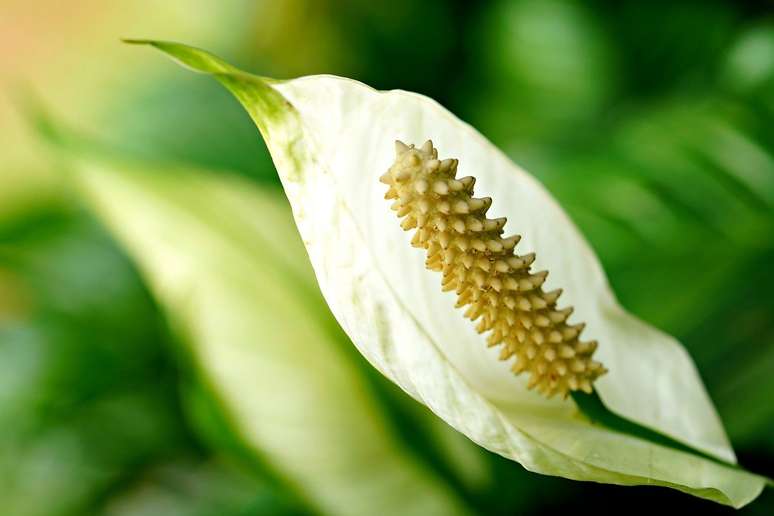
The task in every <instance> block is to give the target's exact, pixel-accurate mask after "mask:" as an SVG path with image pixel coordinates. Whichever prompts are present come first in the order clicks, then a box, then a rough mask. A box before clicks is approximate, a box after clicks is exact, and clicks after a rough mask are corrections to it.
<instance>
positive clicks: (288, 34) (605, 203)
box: [0, 0, 774, 516]
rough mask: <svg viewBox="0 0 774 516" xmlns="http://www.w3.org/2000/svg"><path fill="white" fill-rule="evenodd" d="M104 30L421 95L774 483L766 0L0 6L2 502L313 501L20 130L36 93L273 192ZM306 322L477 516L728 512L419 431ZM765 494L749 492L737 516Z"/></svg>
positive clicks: (224, 511) (129, 142) (161, 71)
mask: <svg viewBox="0 0 774 516" xmlns="http://www.w3.org/2000/svg"><path fill="white" fill-rule="evenodd" d="M122 36H127V37H153V38H157V39H170V40H178V41H183V42H187V43H191V44H195V45H197V46H201V47H204V48H207V49H210V50H213V51H215V52H216V53H219V54H221V55H223V56H224V57H227V58H228V59H229V60H230V61H232V62H234V63H235V64H237V65H239V66H241V67H243V68H246V69H250V70H254V71H256V72H257V73H260V74H262V75H267V76H273V77H278V78H283V77H294V76H298V75H304V74H312V73H334V74H339V75H345V76H349V77H353V78H356V79H359V80H362V81H364V82H366V83H368V84H370V85H372V86H374V87H377V88H380V89H389V88H401V89H407V90H414V91H418V92H420V93H424V94H427V95H429V96H432V97H433V98H435V99H436V100H438V101H439V102H441V103H442V104H444V105H445V106H446V107H448V108H449V109H451V110H452V111H454V112H455V113H456V114H458V115H459V116H460V117H462V118H463V119H465V120H467V121H468V122H470V123H472V124H473V125H474V126H475V127H476V128H478V129H479V130H480V131H481V132H483V133H484V134H485V135H486V136H487V137H488V138H490V139H491V140H492V141H493V142H494V143H495V144H497V145H498V146H499V147H500V148H502V149H504V150H505V151H506V152H507V153H508V154H509V155H510V156H511V157H512V158H513V159H514V161H516V162H517V163H519V164H520V165H522V166H523V167H525V168H526V169H527V170H529V171H530V172H531V173H533V174H535V175H536V176H538V177H539V178H540V180H541V181H543V182H544V184H545V185H546V186H547V187H548V188H549V190H551V192H552V193H553V194H554V195H555V196H556V197H557V198H558V199H559V200H560V202H561V203H562V205H563V206H564V207H565V208H566V209H567V210H568V211H569V212H570V214H571V215H572V217H573V219H574V220H575V221H576V223H577V224H578V225H579V226H580V228H581V230H582V231H583V233H584V234H585V235H586V236H587V237H588V238H589V240H590V241H591V243H592V245H593V247H594V248H595V249H596V250H597V252H598V254H599V256H600V258H601V259H602V261H603V264H604V266H605V269H606V271H607V273H608V275H609V277H610V280H611V282H612V284H613V287H614V289H615V291H616V292H617V294H618V296H619V297H620V299H621V301H622V302H623V304H624V306H626V307H627V308H629V309H630V310H631V311H633V312H634V313H635V314H637V315H638V316H640V317H642V318H643V319H645V320H647V321H649V322H651V323H653V324H655V325H656V326H658V327H660V328H662V329H664V330H666V331H668V332H670V333H672V334H674V335H676V336H677V337H678V338H679V339H680V340H681V341H682V342H683V343H684V344H685V345H686V346H687V348H688V349H689V350H690V352H691V354H692V356H693V357H694V359H695V360H696V362H697V364H698V367H699V370H700V371H701V374H702V377H703V378H704V380H705V383H706V385H707V387H708V389H709V391H710V394H711V396H712V398H713V399H714V400H715V402H716V404H717V407H718V410H719V411H720V413H721V416H722V418H723V421H724V422H725V424H726V427H727V429H728V432H729V434H730V437H731V440H732V442H733V443H734V446H735V448H736V449H737V451H738V453H739V457H740V461H741V463H742V464H743V465H745V466H746V467H748V468H750V469H752V470H754V471H758V472H761V473H764V474H768V475H769V476H773V475H774V274H772V267H774V214H773V212H774V9H772V4H771V3H770V2H766V1H760V2H755V1H752V0H744V1H741V0H735V1H732V0H726V1H719V0H716V1H699V0H695V1H693V0H681V1H673V2H636V1H607V0H589V1H585V2H582V1H580V0H577V1H573V0H523V1H505V0H501V1H494V2H463V1H451V2H446V1H440V0H429V1H426V2H422V3H416V2H410V1H408V0H393V1H391V2H387V3H380V2H364V1H362V2H361V1H356V0H322V1H320V0H316V1H312V0H285V1H282V2H271V1H264V2H248V1H246V0H244V1H240V0H231V1H225V2H205V1H203V0H202V1H194V2H190V1H186V2H183V1H182V0H181V1H177V0H174V1H168V2H161V3H159V2H151V1H150V0H139V1H128V0H119V1H115V2H99V1H97V0H77V1H72V2H67V3H64V2H55V1H45V0H41V1H38V2H29V1H20V0H1V1H0V78H1V79H2V83H1V84H0V88H2V89H0V141H1V142H2V145H1V146H0V506H2V508H3V513H4V514H9V515H13V516H17V515H19V516H38V515H41V516H43V515H45V516H48V515H52V516H53V515H77V514H104V515H121V516H136V515H145V514H148V515H150V514H154V515H155V514H170V515H197V516H198V515H216V514H217V515H248V514H250V515H252V514H277V515H280V514H282V515H284V514H307V513H310V512H311V513H314V512H316V511H317V510H319V507H316V506H315V504H314V503H313V502H312V503H310V502H309V500H307V499H305V498H304V497H303V496H300V495H299V494H298V493H299V488H300V491H303V490H304V489H303V487H304V486H292V485H290V483H289V482H288V481H287V479H286V478H284V477H283V475H282V474H281V471H282V470H283V465H282V464H279V465H278V464H274V465H272V464H267V461H265V460H262V458H261V453H260V451H261V450H260V449H257V448H256V447H255V446H252V447H251V446H248V445H246V444H245V443H244V442H243V440H242V439H241V438H240V436H239V432H238V429H236V428H235V425H234V423H233V421H231V420H230V419H229V417H228V410H226V408H224V404H223V403H222V400H220V396H218V393H217V392H215V393H213V392H212V391H213V388H214V389H215V390H216V391H217V385H216V386H214V387H213V385H212V384H210V383H208V382H206V381H204V379H203V377H202V374H201V372H200V371H198V370H197V368H196V367H194V366H193V365H192V363H191V357H190V356H189V354H190V349H191V348H190V344H191V343H190V342H188V341H186V338H185V336H184V335H182V336H181V334H180V333H179V332H177V331H175V330H176V329H175V328H172V327H171V325H170V317H172V316H173V315H174V310H172V311H170V310H171V309H174V308H175V307H174V306H173V307H171V308H170V307H169V306H166V305H165V301H164V300H163V299H161V298H160V297H159V296H158V293H157V291H155V290H154V289H153V286H152V285H150V284H149V283H148V276H147V275H146V274H143V273H142V272H141V271H140V269H139V268H138V264H137V263H136V261H135V260H134V259H132V258H130V257H129V255H127V253H126V251H125V250H124V249H125V248H124V247H123V246H122V245H121V244H119V243H118V242H117V241H116V240H115V239H113V238H112V237H111V234H110V233H109V232H108V230H107V229H106V228H105V227H104V226H103V225H102V224H101V223H100V222H99V221H98V220H97V219H96V218H95V217H94V216H93V215H91V214H90V212H89V211H88V210H86V209H85V208H84V207H83V206H81V205H80V204H79V203H78V202H77V201H76V200H75V196H74V195H72V193H71V187H72V185H71V184H69V180H68V177H69V176H68V175H67V174H66V173H64V172H63V171H62V170H61V169H60V167H59V166H58V165H57V163H56V161H54V160H52V159H51V158H50V157H49V154H48V153H47V152H46V150H45V147H44V146H43V145H42V144H41V143H40V142H39V141H38V138H37V137H36V136H35V134H34V132H33V131H32V130H31V129H30V128H29V126H28V125H27V124H26V123H25V122H24V120H23V115H22V114H21V110H20V109H19V105H20V104H23V93H22V92H25V91H29V90H32V91H34V94H35V95H36V96H38V97H40V99H42V101H43V103H44V104H45V105H47V106H48V107H50V108H51V110H52V111H53V112H54V113H55V115H56V116H57V117H58V118H61V119H62V120H64V121H65V122H66V123H67V124H68V125H70V126H72V127H75V128H77V129H78V130H80V131H82V132H84V133H86V134H91V135H94V136H97V137H98V138H99V139H101V140H103V141H105V142H107V144H109V145H111V146H112V147H114V148H118V149H122V151H123V152H124V153H126V154H127V155H129V154H130V155H131V156H133V159H135V160H137V161H138V162H147V163H153V164H154V165H153V167H151V168H152V169H153V170H163V169H164V167H159V165H158V164H159V163H168V164H175V166H189V167H195V168H199V169H208V170H210V171H212V173H217V174H224V175H226V176H228V177H231V176H234V175H238V176H241V177H242V180H245V181H247V182H248V183H252V184H253V185H256V187H259V188H260V189H261V190H262V191H263V192H268V193H267V195H270V196H275V197H276V198H277V199H281V196H282V193H281V190H280V189H279V187H278V181H277V178H276V174H275V172H274V169H273V167H272V164H271V161H270V159H269V157H268V155H267V152H266V150H265V147H264V146H263V144H262V142H261V141H260V138H259V137H258V134H257V132H256V131H255V129H254V128H253V126H252V124H251V122H250V121H249V120H248V118H247V116H246V115H245V114H244V113H243V112H242V110H241V108H240V107H238V106H237V104H236V102H235V101H233V100H232V99H231V97H230V96H229V95H228V94H227V93H226V92H225V91H222V90H221V89H220V87H219V86H218V85H216V84H215V83H214V81H209V80H206V79H204V78H201V77H197V76H194V75H191V74H188V73H185V72H182V71H180V70H178V69H177V68H176V67H174V66H170V65H169V64H168V63H167V62H165V61H164V60H163V59H161V58H159V57H158V56H156V55H153V54H151V53H149V52H145V51H142V50H141V49H137V48H129V47H127V46H125V45H121V44H120V43H119V41H118V38H120V37H122ZM318 298H319V295H318V294H316V293H315V300H314V303H317V304H318V306H319V307H320V312H321V313H324V312H325V309H324V307H322V305H320V304H319V303H320V302H319V299H318ZM162 305H164V306H162ZM321 317H322V316H321ZM325 317H329V316H328V315H325ZM326 338H329V339H334V340H336V339H338V340H337V342H339V343H340V344H341V346H340V348H339V349H341V350H342V351H341V354H340V355H341V358H340V360H342V361H346V363H347V364H349V365H348V366H346V367H354V368H355V369H356V370H357V371H359V372H358V375H360V376H362V377H363V378H365V380H363V381H364V382H366V384H367V385H369V386H370V387H368V391H367V394H368V396H372V397H373V399H374V400H375V403H376V404H377V405H378V406H379V407H380V408H379V413H380V414H381V415H380V416H379V417H382V418H385V420H386V421H387V420H388V421H389V423H385V425H386V427H387V430H386V431H388V432H389V433H390V434H391V435H394V439H395V441H396V442H398V443H400V444H399V445H400V446H401V447H403V448H405V449H406V450H407V452H406V453H407V454H409V455H410V457H411V460H412V461H414V462H416V463H419V464H423V466H422V467H423V468H425V470H426V471H428V472H429V473H427V474H428V475H430V476H432V478H434V479H436V480H435V481H437V482H442V483H444V484H445V485H447V486H448V488H449V489H450V490H451V491H453V492H455V493H456V495H458V496H459V498H460V499H462V500H464V504H466V505H467V506H468V507H469V508H470V509H471V510H472V511H474V512H480V513H483V514H549V513H552V512H556V511H558V510H561V509H569V508H571V507H577V506H579V505H583V506H589V504H592V503H596V502H593V500H600V499H602V497H604V500H605V504H606V506H607V507H609V508H610V509H611V510H622V511H623V510H628V508H631V507H632V506H633V505H634V504H636V505H637V506H638V507H639V508H645V507H653V508H657V507H664V506H665V504H669V506H670V507H671V508H672V509H673V510H680V509H683V510H689V511H696V512H700V513H702V514H714V513H717V514H722V513H725V512H726V510H725V509H724V508H722V507H718V506H715V505H711V504H709V503H708V502H702V501H699V500H694V499H691V498H689V497H687V496H685V495H681V494H679V493H677V492H671V491H668V490H666V489H655V488H644V487H643V488H619V487H615V486H598V485H594V484H584V483H576V482H571V481H565V480H562V479H555V478H547V477H539V476H537V475H532V474H529V473H527V472H525V471H523V470H522V469H521V467H520V466H518V465H517V464H514V463H509V462H507V461H504V460H501V459H499V458H497V457H494V456H492V455H490V454H488V453H486V452H484V451H482V450H479V449H477V448H475V447H473V446H470V445H468V443H466V442H464V441H461V440H459V439H458V436H456V435H452V433H450V432H448V431H446V430H445V429H444V428H442V427H440V426H438V425H437V424H436V422H435V421H434V420H433V419H432V418H429V417H428V415H427V414H426V413H425V411H424V409H420V408H419V407H416V406H414V405H413V404H412V403H410V401H409V400H406V398H405V396H404V395H403V394H402V393H400V392H397V390H396V389H395V388H393V387H392V386H391V385H389V384H388V383H387V382H385V381H383V380H381V379H380V378H379V377H378V375H376V374H375V373H374V372H373V371H372V370H371V368H370V367H369V366H368V365H367V364H365V363H364V361H363V360H362V359H361V358H360V357H359V355H358V354H357V353H354V352H347V351H345V350H347V349H351V348H350V345H349V343H348V342H346V339H345V337H343V335H342V334H341V333H340V332H339V333H335V332H334V333H332V334H329V335H328V336H327V337H326ZM255 352H256V353H258V354H260V353H261V348H260V345H258V346H257V347H256V349H255ZM300 360H301V359H300ZM260 395H262V393H252V392H251V393H245V396H260ZM264 395H265V394H264ZM273 395H275V396H281V393H274V394H273ZM336 409H337V405H336V403H335V402H331V406H330V408H329V410H330V411H332V413H334V414H335V410H336ZM256 424H260V422H257V423H256ZM340 453H346V450H345V449H343V450H342V451H341V452H340ZM374 467H376V468H378V465H374ZM278 470H279V472H280V473H279V474H278ZM364 474H366V473H364ZM403 495H404V493H397V494H396V496H403ZM378 509H379V508H378V507H376V508H374V510H375V513H378ZM772 512H774V496H773V495H772V493H771V490H767V491H766V492H765V493H764V495H763V496H762V497H761V498H760V499H759V500H758V501H756V502H755V503H753V504H752V505H750V506H749V507H748V508H746V509H744V510H743V513H745V514H771V513H772Z"/></svg>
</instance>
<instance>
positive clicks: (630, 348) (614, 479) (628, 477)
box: [149, 42, 766, 507]
mask: <svg viewBox="0 0 774 516" xmlns="http://www.w3.org/2000/svg"><path fill="white" fill-rule="evenodd" d="M149 43H150V44H152V45H154V46H156V47H157V48H159V49H161V50H162V51H164V52H166V53H167V54H169V55H170V56H172V57H174V58H175V59H177V60H179V61H181V62H182V63H184V64H185V65H187V66H189V67H191V68H193V69H195V70H197V71H200V72H205V73H210V74H213V75H214V76H215V77H216V78H217V79H218V80H219V81H220V82H221V83H222V84H224V85H225V86H226V87H227V88H228V89H229V90H230V91H231V92H232V93H233V94H234V95H235V96H236V97H237V98H238V99H239V101H240V102H241V103H242V104H243V106H244V107H245V109H246V110H247V111H248V112H249V113H250V115H251V117H252V118H253V119H254V121H255V122H256V124H257V125H258V127H259V129H260V130H261V133H262V135H263V137H264V139H265V140H266V143H267V145H268V147H269V150H270V152H271V154H272V158H273V159H274V163H275V165H276V167H277V171H278V172H279V175H280V178H281V180H282V183H283V186H284V188H285V192H286V194H287V197H288V199H289V200H290V203H291V206H292V208H293V213H294V216H295V220H296V224H297V227H298V230H299V232H300V233H301V236H302V239H303V241H304V244H305V245H306V248H307V251H308V253H309V257H310V259H311V262H312V265H313V267H314V270H315V273H316V276H317V280H318V282H319V284H320V287H321V289H322V292H323V295H324V297H325V299H326V301H327V302H328V305H329V306H330V308H331V310H332V311H333V313H334V315H335V316H336V318H337V320H338V321H339V323H340V324H341V326H342V328H343V329H344V330H345V331H346V333H347V334H348V335H349V337H350V338H351V339H352V341H353V343H354V344H355V346H357V348H358V349H359V350H360V352H361V353H362V354H363V355H364V356H365V357H366V358H367V359H368V360H369V361H370V362H371V364H373V366H374V367H376V368H377V369H378V370H379V371H381V372H382V373H383V374H384V375H385V376H387V377H388V378H390V379H391V380H392V381H394V382H395V383H397V384H398V385H399V386H400V387H402V388H403V389H404V390H405V391H406V392H407V393H409V394H410V395H411V396H412V397H414V398H415V399H416V400H417V401H419V402H421V403H423V404H425V405H427V406H428V407H429V408H430V409H431V410H432V411H433V412H435V413H436V414H437V415H438V416H439V417H441V418H443V419H444V420H445V421H446V422H447V423H449V424H450V425H452V426H453V427H454V428H456V429H457V430H459V431H460V432H462V433H464V434H465V435H467V436H468V437H469V438H470V439H472V440H473V441H475V442H476V443H478V444H479V445H481V446H483V447H485V448H487V449H489V450H491V451H494V452H496V453H499V454H501V455H503V456H505V457H508V458H510V459H513V460H515V461H518V462H519V463H521V464H522V465H523V466H524V467H525V468H527V469H529V470H531V471H535V472H539V473H544V474H550V475H560V476H563V477H567V478H572V479H579V480H593V481H598V482H608V483H615V484H627V485H634V484H656V485H663V486H669V487H673V488H676V489H679V490H682V491H685V492H688V493H691V494H694V495H696V496H700V497H703V498H708V499H711V500H715V501H717V502H720V503H724V504H728V505H732V506H735V507H740V506H742V505H745V504H746V503H748V502H750V501H751V500H752V499H754V498H755V497H756V496H757V495H758V494H759V493H760V491H761V490H762V489H763V486H764V485H765V482H766V481H765V479H763V478H761V477H758V476H756V475H753V474H750V473H747V472H745V471H743V470H741V469H738V468H736V467H735V466H733V463H734V462H735V457H734V453H733V450H732V449H731V447H730V445H729V443H728V439H727V437H726V435H725V432H724V430H723V427H722V424H721V422H720V420H719V418H718V416H717V414H716V412H715V410H714V408H713V406H712V403H711V401H710V399H709V397H708V396H707V393H706V391H705V389H704V387H703V385H702V383H701V380H700V379H699V376H698V374H697V371H696V368H695V366H694V364H693V362H692V361H691V359H690V357H689V356H688V354H687V353H686V352H685V350H684V349H683V348H682V346H681V345H680V344H679V343H678V342H677V341H676V340H675V339H674V338H672V337H670V336H668V335H665V334H664V333H662V332H660V331H658V330H656V329H654V328H652V327H650V326H648V325H646V324H644V323H643V322H641V321H639V320H637V319H636V318H634V317H633V316H631V315H630V314H628V313H627V312H625V311H624V310H623V309H622V308H621V307H620V306H619V305H618V303H617V301H616V300H615V298H614V296H613V294H612V292H611V290H610V288H609V285H608V282H607V279H606V278H605V275H604V273H603V271H602V269H601V267H600V264H599V261H598V260H597V258H596V256H595V255H594V253H593V251H592V250H591V249H590V248H589V246H588V244H587V243H586V241H585V240H584V239H583V237H582V236H581V235H580V233H579V232H578V230H577V229H576V228H575V226H574V225H573V223H572V222H571V221H570V219H569V218H568V217H567V215H566V214H565V213H564V211H563V210H562V209H561V207H560V206H559V205H558V204H557V203H556V201H555V200H554V199H552V198H551V196H550V195H549V194H548V193H547V192H546V190H545V189H544V188H543V187H542V186H541V185H540V184H539V183H538V182H537V181H536V180H535V179H534V178H533V177H532V176H531V175H529V174H528V173H527V172H525V171H523V170H521V169H520V168H518V167H517V166H516V165H514V164H513V163H512V162H511V161H510V160H509V159H508V158H507V157H506V156H505V155H504V154H503V153H502V152H500V151H499V150H498V149H496V148H495V147H494V146H492V144H490V143H489V142H488V141H486V140H485V139H484V138H483V137H482V136H481V135H480V134H478V133H477V132H476V131H475V130H474V129H473V128H471V127H470V126H468V125H467V124H465V123H463V122H461V121H460V120H458V119H457V118H456V117H454V115H452V114H451V113H449V112H448V111H447V110H445V109H444V108H443V107H441V106H440V105H438V104H437V103H436V102H434V101H433V100H431V99H428V98H426V97H423V96H421V95H417V94H413V93H408V92H404V91H388V92H379V91H375V90H373V89H371V88H369V87H367V86H365V85H363V84H361V83H358V82H355V81H352V80H348V79H343V78H339V77H333V76H313V77H303V78H299V79H295V80H290V81H275V80H270V79H263V78H259V77H256V76H252V75H249V74H246V73H244V72H241V71H239V70H237V69H235V68H233V67H231V66H230V65H228V64H226V63H224V62H222V61H220V60H219V59H217V58H215V57H213V56H211V55H210V54H207V53H206V52H203V51H201V50H197V49H193V48H190V47H186V46H183V45H178V44H173V43H163V42H149ZM396 139H399V140H402V141H406V142H414V143H421V142H424V141H425V140H428V139H432V141H433V142H434V144H435V145H436V146H437V147H438V148H439V149H441V150H442V152H443V154H444V155H446V156H448V157H453V158H456V159H458V160H459V167H460V172H461V175H472V176H475V177H476V179H477V182H476V190H477V194H478V195H479V196H488V197H491V198H492V200H493V201H492V206H491V209H490V212H489V213H490V214H491V215H492V216H495V217H506V218H507V220H508V224H509V231H511V232H513V233H517V234H519V235H521V236H522V239H521V242H520V243H519V249H521V250H523V251H522V252H530V251H534V252H535V253H536V259H535V267H536V269H535V270H543V269H545V270H548V271H550V276H549V277H548V279H547V280H546V290H552V289H554V288H560V287H561V288H562V289H563V292H564V293H563V295H562V301H563V303H564V304H565V306H573V307H574V309H575V312H574V314H573V318H574V319H573V320H576V321H583V322H585V323H586V324H587V326H586V330H585V333H584V335H585V338H586V339H593V340H596V341H598V342H599V348H598V350H597V352H596V354H595V359H596V360H599V361H600V362H602V363H603V364H604V366H605V368H606V369H608V371H609V372H608V373H607V374H606V375H604V376H602V377H600V378H599V379H598V380H597V381H596V382H595V384H594V386H595V389H596V390H597V392H598V393H599V396H600V398H601V400H602V402H603V403H604V405H605V406H606V407H607V408H608V409H609V410H610V411H612V412H614V413H615V414H617V415H619V416H622V417H624V418H626V419H628V420H631V421H633V422H635V423H637V424H639V425H641V426H643V427H646V428H648V429H651V430H654V431H657V432H659V433H660V434H663V435H664V436H667V437H669V438H671V439H673V440H675V441H678V442H680V443H682V444H684V445H686V446H688V447H690V448H692V449H694V450H697V451H698V452H701V453H690V452H687V451H684V450H679V449H676V448H672V447H669V446H665V445H662V444H656V443H654V442H649V441H647V440H644V439H643V438H640V437H636V436H633V435H629V434H626V433H622V432H618V431H615V430H611V429H609V428H606V427H604V426H601V425H599V424H594V423H592V422H591V421H590V419H589V418H588V417H586V416H585V415H584V414H583V413H581V412H580V411H579V409H578V406H577V405H576V404H575V402H574V401H573V400H572V398H568V399H559V398H553V399H547V398H545V397H543V396H540V395H539V394H537V393H535V392H533V391H529V390H528V389H527V388H526V385H525V384H526V379H525V378H523V376H515V375H513V374H512V372H511V371H510V370H509V364H507V363H505V362H503V361H499V360H498V353H499V351H498V350H496V349H492V348H489V349H488V348H487V347H486V344H485V341H486V339H485V338H484V337H482V336H481V335H479V334H478V333H477V332H476V331H475V329H474V327H473V325H472V324H470V321H468V320H466V319H465V318H464V317H463V315H462V312H461V311H460V310H458V309H455V307H454V305H455V295H454V294H453V293H451V292H446V293H444V292H442V291H441V289H440V288H439V285H438V277H437V273H434V272H431V271H428V270H426V268H425V264H424V261H425V260H424V256H423V253H422V252H421V251H420V250H417V249H415V248H413V247H412V246H411V245H410V240H411V236H410V235H409V234H408V233H405V232H404V231H403V230H402V229H401V228H400V225H399V224H398V223H397V221H396V219H395V216H394V214H393V213H392V212H391V211H390V210H389V209H388V206H389V203H387V202H386V201H385V200H384V199H383V196H384V185H383V184H381V183H380V182H379V177H380V176H381V175H382V174H384V173H385V171H386V170H387V168H388V167H390V165H391V164H392V163H393V161H394V141H395V140H396ZM708 457H712V458H708Z"/></svg>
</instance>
